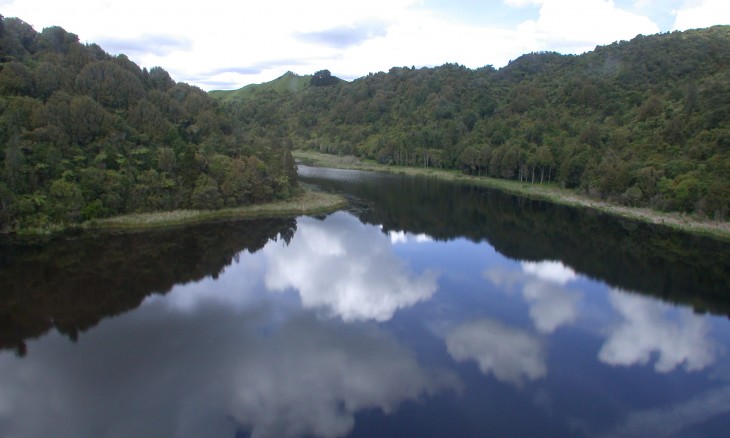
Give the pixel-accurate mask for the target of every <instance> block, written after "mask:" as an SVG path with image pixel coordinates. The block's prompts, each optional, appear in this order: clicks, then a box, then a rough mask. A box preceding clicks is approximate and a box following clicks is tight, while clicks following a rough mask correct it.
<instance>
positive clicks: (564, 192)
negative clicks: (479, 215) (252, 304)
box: [293, 150, 730, 240]
mask: <svg viewBox="0 0 730 438" xmlns="http://www.w3.org/2000/svg"><path fill="white" fill-rule="evenodd" d="M293 155H294V157H295V158H297V159H298V160H300V161H302V162H303V163H305V164H310V165H313V166H322V167H336V168H341V169H357V170H368V171H376V172H390V173H397V174H403V175H421V176H433V177H436V178H441V179H444V180H449V181H462V182H468V183H471V184H477V185H480V186H483V187H489V188H494V189H498V190H501V191H504V192H508V193H513V194H516V195H520V196H525V197H528V198H532V199H540V200H545V201H549V202H553V203H555V204H562V205H569V206H573V207H585V208H592V209H594V210H598V211H601V212H604V213H608V214H611V215H615V216H620V217H624V218H627V219H633V220H638V221H642V222H648V223H652V224H659V225H665V226H668V227H672V228H675V229H678V230H682V231H688V232H692V233H696V234H705V235H710V236H714V237H719V238H722V239H726V240H730V222H724V221H712V220H708V219H704V218H700V217H696V216H691V215H687V214H683V213H665V212H660V211H656V210H651V209H649V208H636V207H627V206H623V205H617V204H612V203H609V202H605V201H599V200H596V199H592V198H589V197H587V196H581V195H580V194H578V193H576V192H575V191H573V190H569V189H562V188H560V187H558V186H556V185H554V184H529V183H524V182H517V181H508V180H503V179H496V178H489V177H484V176H471V175H464V174H462V173H460V172H458V171H455V170H443V169H433V168H428V169H427V168H421V167H400V166H398V167H396V166H388V165H383V164H378V163H376V162H373V161H364V160H360V159H357V158H355V157H347V156H345V157H339V156H336V155H330V154H322V153H318V152H313V151H301V150H297V151H294V154H293Z"/></svg>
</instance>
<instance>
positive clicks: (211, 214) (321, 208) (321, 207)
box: [81, 190, 347, 230]
mask: <svg viewBox="0 0 730 438" xmlns="http://www.w3.org/2000/svg"><path fill="white" fill-rule="evenodd" d="M346 204H347V201H346V200H345V198H343V197H341V196H338V195H334V194H331V193H323V192H316V191H312V190H304V191H303V193H302V194H300V195H298V196H296V197H294V198H292V199H286V200H281V201H274V202H268V203H264V204H254V205H247V206H243V207H236V208H223V209H220V210H174V211H163V212H153V213H136V214H129V215H123V216H115V217H111V218H107V219H99V220H94V221H88V222H85V223H83V224H82V225H81V228H83V229H93V230H136V229H148V228H164V227H174V226H180V225H188V224H196V223H202V222H212V221H219V220H233V219H261V218H274V217H285V216H301V215H315V214H321V213H331V212H334V211H337V210H339V209H341V208H343V207H344V206H345V205H346Z"/></svg>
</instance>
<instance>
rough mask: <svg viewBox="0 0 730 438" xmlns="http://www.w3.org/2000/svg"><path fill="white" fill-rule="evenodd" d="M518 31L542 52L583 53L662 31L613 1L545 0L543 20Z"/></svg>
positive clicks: (541, 18)
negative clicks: (601, 45)
mask: <svg viewBox="0 0 730 438" xmlns="http://www.w3.org/2000/svg"><path fill="white" fill-rule="evenodd" d="M518 30H519V31H520V32H523V33H526V34H529V35H531V36H532V38H533V39H534V40H535V42H536V45H537V46H538V50H554V51H558V52H561V53H582V52H586V51H589V50H592V49H593V48H595V46H596V45H599V44H609V43H611V42H614V41H618V40H626V39H631V38H633V37H635V36H636V35H638V34H645V35H646V34H653V33H657V32H659V27H658V26H657V25H656V24H655V23H654V22H652V21H651V20H650V19H649V18H647V17H644V16H641V15H637V14H634V13H632V12H628V11H626V10H623V9H620V8H618V7H617V6H616V5H615V4H614V2H613V1H610V0H609V1H607V0H544V1H543V2H542V6H541V8H540V16H539V18H538V19H537V20H528V21H525V22H524V23H522V24H521V25H520V26H519V29H518Z"/></svg>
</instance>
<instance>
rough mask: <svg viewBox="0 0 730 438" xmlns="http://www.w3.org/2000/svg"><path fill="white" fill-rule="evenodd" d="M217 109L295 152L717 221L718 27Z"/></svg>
mask: <svg viewBox="0 0 730 438" xmlns="http://www.w3.org/2000/svg"><path fill="white" fill-rule="evenodd" d="M226 105H229V106H231V107H232V108H234V109H235V111H236V113H237V116H238V119H239V120H240V121H241V122H242V123H243V124H244V125H245V126H248V127H249V128H258V129H261V128H263V129H267V130H270V131H271V132H273V133H277V132H278V133H279V134H278V135H286V136H288V137H290V138H291V139H292V141H293V143H294V145H295V146H296V147H301V148H308V149H316V150H319V151H322V152H328V153H333V154H341V155H344V154H353V155H356V156H360V157H366V158H371V159H376V160H378V161H380V162H381V163H389V164H392V165H397V166H399V165H403V166H423V167H440V168H451V169H460V170H462V171H463V172H466V173H469V174H475V175H488V176H491V177H496V178H505V179H513V180H520V181H525V182H528V183H532V184H542V183H556V184H561V185H563V186H565V187H568V188H575V189H577V190H580V191H581V192H584V193H587V194H588V195H590V196H594V197H597V198H602V199H608V200H610V201H613V202H619V203H623V204H627V205H632V206H650V207H653V208H656V209H660V210H670V211H682V212H693V213H696V214H699V215H704V216H708V217H712V218H717V219H723V220H724V219H727V217H728V213H730V26H716V27H712V28H708V29H702V30H692V31H687V32H673V33H668V34H661V35H655V36H649V37H644V36H638V37H636V38H634V39H633V40H631V41H628V42H627V41H622V42H617V43H614V44H611V45H609V46H605V47H597V48H596V50H594V51H592V52H589V53H586V54H583V55H580V56H565V55H559V54H556V53H532V54H528V55H524V56H522V57H520V58H518V59H516V60H515V61H513V62H511V63H510V64H509V65H507V66H506V67H504V68H502V69H499V70H495V69H493V68H491V67H484V68H480V69H476V70H471V69H468V68H465V67H462V66H459V65H453V64H446V65H443V66H440V67H436V68H421V69H415V68H408V67H403V68H393V69H391V70H390V71H389V72H388V73H382V72H381V73H377V74H370V75H368V76H367V77H363V78H360V79H357V80H354V81H352V82H349V83H347V82H339V83H334V84H333V85H331V86H325V87H308V88H306V89H304V90H303V91H301V92H298V93H275V92H271V93H268V94H266V95H259V96H257V97H256V98H255V99H252V100H249V101H246V102H238V103H236V102H231V103H226ZM282 131H283V133H284V134H282Z"/></svg>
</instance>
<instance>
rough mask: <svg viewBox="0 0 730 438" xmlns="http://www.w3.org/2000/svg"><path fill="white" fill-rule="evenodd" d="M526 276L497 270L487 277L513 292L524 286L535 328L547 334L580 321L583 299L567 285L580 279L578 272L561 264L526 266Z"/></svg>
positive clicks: (522, 265) (524, 273)
mask: <svg viewBox="0 0 730 438" xmlns="http://www.w3.org/2000/svg"><path fill="white" fill-rule="evenodd" d="M520 267H521V268H522V272H518V271H509V270H507V269H506V268H502V267H494V268H490V269H488V270H487V271H485V272H484V277H485V278H486V279H487V280H489V281H490V282H491V283H492V284H494V285H495V286H498V287H501V288H503V289H505V290H508V291H509V290H511V289H513V288H514V287H515V286H517V285H521V286H522V297H523V298H524V299H525V301H526V302H527V303H528V304H529V307H530V318H531V319H532V321H533V323H534V324H535V328H536V329H537V330H538V331H539V332H541V333H545V334H550V333H553V332H554V331H555V330H557V329H558V328H559V327H561V326H564V325H566V324H570V323H573V322H574V321H575V320H576V318H577V317H578V302H579V300H580V296H579V295H578V293H576V292H575V291H571V290H569V289H567V288H566V287H565V285H566V284H567V283H569V282H571V281H573V280H575V279H576V278H577V275H576V273H575V271H573V270H572V269H571V268H569V267H567V266H565V265H563V264H562V263H561V262H557V261H542V262H522V263H521V264H520Z"/></svg>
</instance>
